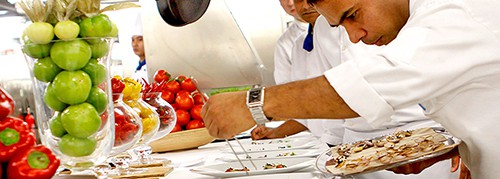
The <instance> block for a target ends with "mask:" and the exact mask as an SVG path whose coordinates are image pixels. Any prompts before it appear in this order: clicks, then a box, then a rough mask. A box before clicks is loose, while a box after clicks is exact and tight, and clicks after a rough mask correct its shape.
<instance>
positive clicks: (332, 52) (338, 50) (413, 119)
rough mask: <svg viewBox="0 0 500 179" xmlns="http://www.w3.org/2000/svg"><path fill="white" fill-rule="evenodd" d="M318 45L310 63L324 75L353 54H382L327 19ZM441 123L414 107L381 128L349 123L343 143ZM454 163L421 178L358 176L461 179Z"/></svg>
mask: <svg viewBox="0 0 500 179" xmlns="http://www.w3.org/2000/svg"><path fill="white" fill-rule="evenodd" d="M314 33H315V35H314V38H315V39H314V42H315V43H316V44H315V47H314V48H315V49H316V50H317V51H319V53H317V54H316V55H318V57H317V58H315V60H316V61H315V62H312V61H311V62H310V63H309V64H310V65H314V66H315V68H320V69H323V71H322V72H324V71H326V70H328V69H330V68H332V67H335V66H338V65H339V64H341V63H344V62H346V61H348V60H349V58H350V54H351V53H356V54H360V55H363V56H366V55H369V54H370V53H375V52H377V51H379V50H381V48H380V47H377V46H367V45H364V44H361V43H360V44H353V43H351V42H350V41H349V37H348V36H347V33H346V32H345V29H344V28H343V27H339V28H332V27H330V25H329V24H328V22H327V21H326V19H325V18H324V17H323V16H320V17H318V19H317V20H316V25H315V27H314ZM436 126H440V125H439V124H438V123H436V122H434V121H432V120H430V119H428V118H427V117H425V116H424V113H423V111H422V109H421V108H420V107H419V106H418V105H412V106H410V107H407V108H403V109H399V110H397V111H396V112H395V114H394V115H392V116H391V117H390V120H388V121H386V122H385V123H384V124H382V125H380V126H378V127H377V128H374V127H372V126H371V125H370V124H369V123H368V122H367V120H366V119H364V118H362V117H358V118H353V119H347V120H345V122H344V127H345V133H344V135H343V136H344V138H343V143H351V142H354V141H359V140H363V139H367V138H373V137H376V136H381V135H386V134H390V133H393V132H394V131H395V130H396V129H398V128H399V129H401V130H409V129H417V128H422V127H436ZM450 165H451V164H450V161H448V160H447V161H442V162H440V163H438V164H435V165H433V166H432V167H430V168H428V169H426V170H424V171H423V172H422V173H420V174H418V175H399V174H395V173H393V172H390V171H378V172H374V173H368V174H363V175H357V176H355V178H357V179H364V178H366V179H390V178H405V179H413V178H415V179H417V178H439V179H447V178H449V179H452V178H458V172H456V173H453V174H452V173H451V172H449V170H450V167H451V166H450Z"/></svg>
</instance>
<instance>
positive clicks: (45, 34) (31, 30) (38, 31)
mask: <svg viewBox="0 0 500 179" xmlns="http://www.w3.org/2000/svg"><path fill="white" fill-rule="evenodd" d="M24 33H26V35H27V36H28V38H29V40H30V41H32V42H33V43H36V44H48V43H49V42H50V41H52V39H53V38H54V27H53V26H52V25H51V24H49V23H47V22H33V23H32V24H30V25H29V26H28V27H26V29H25V30H24Z"/></svg>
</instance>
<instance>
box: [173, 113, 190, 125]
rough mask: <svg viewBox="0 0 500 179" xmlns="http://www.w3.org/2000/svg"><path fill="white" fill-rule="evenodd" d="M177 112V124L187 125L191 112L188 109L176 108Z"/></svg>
mask: <svg viewBox="0 0 500 179" xmlns="http://www.w3.org/2000/svg"><path fill="white" fill-rule="evenodd" d="M175 114H176V115H177V123H176V124H179V125H180V126H185V125H186V124H187V123H188V122H189V119H190V118H191V116H189V112H187V111H186V110H182V109H177V110H175Z"/></svg>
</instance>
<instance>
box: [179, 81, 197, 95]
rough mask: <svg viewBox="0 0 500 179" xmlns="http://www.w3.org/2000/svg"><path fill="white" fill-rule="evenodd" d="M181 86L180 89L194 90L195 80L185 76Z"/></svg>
mask: <svg viewBox="0 0 500 179" xmlns="http://www.w3.org/2000/svg"><path fill="white" fill-rule="evenodd" d="M181 88H182V90H186V91H188V92H193V91H194V90H196V89H197V88H196V81H194V80H193V79H191V78H186V79H185V80H184V81H182V82H181Z"/></svg>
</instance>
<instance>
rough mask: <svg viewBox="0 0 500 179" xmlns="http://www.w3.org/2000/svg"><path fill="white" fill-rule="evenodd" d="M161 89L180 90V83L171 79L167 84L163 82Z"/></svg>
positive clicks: (175, 91)
mask: <svg viewBox="0 0 500 179" xmlns="http://www.w3.org/2000/svg"><path fill="white" fill-rule="evenodd" d="M163 90H168V91H172V93H177V92H179V91H180V90H181V85H180V84H179V82H177V81H175V80H172V81H169V82H167V84H165V86H164V88H163Z"/></svg>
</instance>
